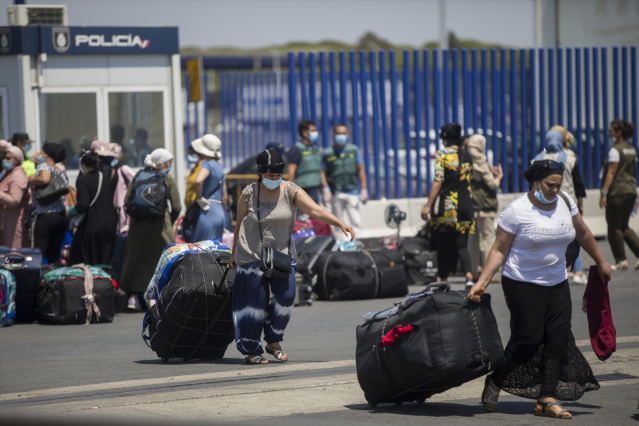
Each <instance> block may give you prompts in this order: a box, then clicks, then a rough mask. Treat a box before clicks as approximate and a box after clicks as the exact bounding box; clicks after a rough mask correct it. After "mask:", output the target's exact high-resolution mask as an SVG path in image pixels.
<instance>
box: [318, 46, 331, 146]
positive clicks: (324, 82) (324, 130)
mask: <svg viewBox="0 0 639 426" xmlns="http://www.w3.org/2000/svg"><path fill="white" fill-rule="evenodd" d="M319 61H320V80H321V90H322V123H321V128H320V130H321V132H320V136H321V137H322V146H323V147H324V148H328V146H329V141H328V105H329V97H328V76H327V75H326V52H320V54H319Z"/></svg>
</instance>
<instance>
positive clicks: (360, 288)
mask: <svg viewBox="0 0 639 426" xmlns="http://www.w3.org/2000/svg"><path fill="white" fill-rule="evenodd" d="M312 271H313V273H314V274H316V275H317V283H316V284H315V285H314V286H313V291H314V292H315V293H317V295H318V297H319V298H320V299H321V300H357V299H372V298H374V297H376V296H377V294H378V291H379V275H378V274H377V267H376V265H375V261H374V260H373V258H372V257H371V255H370V254H369V253H367V252H362V251H350V252H349V251H347V252H325V253H322V254H320V255H319V257H318V259H317V262H315V264H314V265H313V269H312Z"/></svg>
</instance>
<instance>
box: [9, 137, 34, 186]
mask: <svg viewBox="0 0 639 426" xmlns="http://www.w3.org/2000/svg"><path fill="white" fill-rule="evenodd" d="M31 142H32V141H31V140H30V139H29V135H28V134H26V133H14V134H13V137H12V138H11V144H12V145H14V146H17V147H18V148H20V149H21V150H22V152H24V161H23V162H22V167H23V168H24V172H25V173H26V174H27V177H29V176H33V175H35V172H36V165H35V163H34V162H33V161H31V159H30V158H29V157H28V156H27V153H28V152H29V151H31Z"/></svg>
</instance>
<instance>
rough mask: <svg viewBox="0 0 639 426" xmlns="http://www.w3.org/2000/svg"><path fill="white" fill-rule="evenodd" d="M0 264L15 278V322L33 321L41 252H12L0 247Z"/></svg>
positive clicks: (27, 249) (24, 250)
mask: <svg viewBox="0 0 639 426" xmlns="http://www.w3.org/2000/svg"><path fill="white" fill-rule="evenodd" d="M0 264H1V265H2V267H3V268H4V269H6V270H7V271H10V272H11V273H12V274H13V275H14V276H15V277H16V321H23V322H31V321H33V320H34V319H36V307H37V301H38V291H39V289H40V278H41V273H42V269H41V268H42V252H41V251H40V249H37V248H21V249H18V250H12V249H11V248H10V247H7V246H0Z"/></svg>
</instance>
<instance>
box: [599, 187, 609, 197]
mask: <svg viewBox="0 0 639 426" xmlns="http://www.w3.org/2000/svg"><path fill="white" fill-rule="evenodd" d="M601 196H602V197H607V196H608V191H604V190H603V189H602V190H601Z"/></svg>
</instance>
